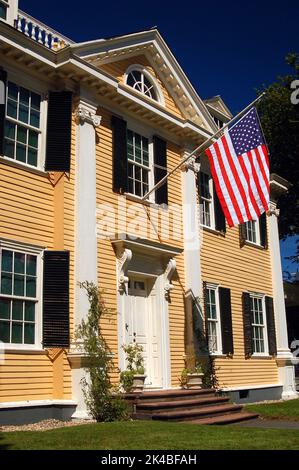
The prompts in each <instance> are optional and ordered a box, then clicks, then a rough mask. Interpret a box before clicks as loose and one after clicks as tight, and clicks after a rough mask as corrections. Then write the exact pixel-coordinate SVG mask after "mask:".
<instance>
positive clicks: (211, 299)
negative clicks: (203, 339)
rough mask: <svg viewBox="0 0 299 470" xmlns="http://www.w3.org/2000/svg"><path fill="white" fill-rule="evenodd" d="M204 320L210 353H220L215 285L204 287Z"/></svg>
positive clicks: (219, 327) (220, 343)
mask: <svg viewBox="0 0 299 470" xmlns="http://www.w3.org/2000/svg"><path fill="white" fill-rule="evenodd" d="M206 321H207V334H208V346H209V352H210V353H221V351H222V341H221V325H220V309H219V299H218V288H217V286H209V285H208V286H207V287H206Z"/></svg>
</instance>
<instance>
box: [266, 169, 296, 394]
mask: <svg viewBox="0 0 299 470" xmlns="http://www.w3.org/2000/svg"><path fill="white" fill-rule="evenodd" d="M270 189H271V195H270V199H271V202H270V215H269V248H270V253H271V265H272V287H273V302H274V312H275V326H276V341H277V357H276V362H277V365H278V374H279V381H280V382H281V383H282V385H283V391H282V398H285V399H288V398H296V397H297V393H296V386H295V373H294V365H293V362H292V361H293V355H292V353H291V351H290V349H289V345H288V331H287V322H286V310H285V298H284V290H283V277H282V267H281V257H280V245H279V233H278V216H279V210H278V209H277V200H278V198H279V196H280V195H281V194H283V193H284V192H285V191H286V190H287V189H288V184H287V182H286V181H285V180H283V179H282V178H279V177H277V176H276V175H271V183H270Z"/></svg>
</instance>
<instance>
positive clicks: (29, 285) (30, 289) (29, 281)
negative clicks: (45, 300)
mask: <svg viewBox="0 0 299 470" xmlns="http://www.w3.org/2000/svg"><path fill="white" fill-rule="evenodd" d="M35 296H36V278H35V277H31V276H26V297H35Z"/></svg>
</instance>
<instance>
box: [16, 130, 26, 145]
mask: <svg viewBox="0 0 299 470" xmlns="http://www.w3.org/2000/svg"><path fill="white" fill-rule="evenodd" d="M17 141H18V142H22V143H23V144H27V129H25V127H22V126H18V131H17Z"/></svg>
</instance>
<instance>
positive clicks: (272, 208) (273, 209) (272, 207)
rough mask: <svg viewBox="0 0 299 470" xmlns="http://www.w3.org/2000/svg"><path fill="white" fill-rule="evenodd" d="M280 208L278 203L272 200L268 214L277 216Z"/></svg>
mask: <svg viewBox="0 0 299 470" xmlns="http://www.w3.org/2000/svg"><path fill="white" fill-rule="evenodd" d="M279 213H280V211H279V209H277V207H276V204H275V203H273V202H272V201H271V202H270V208H269V210H268V212H267V214H268V215H275V216H276V217H277V218H278V217H279Z"/></svg>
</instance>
